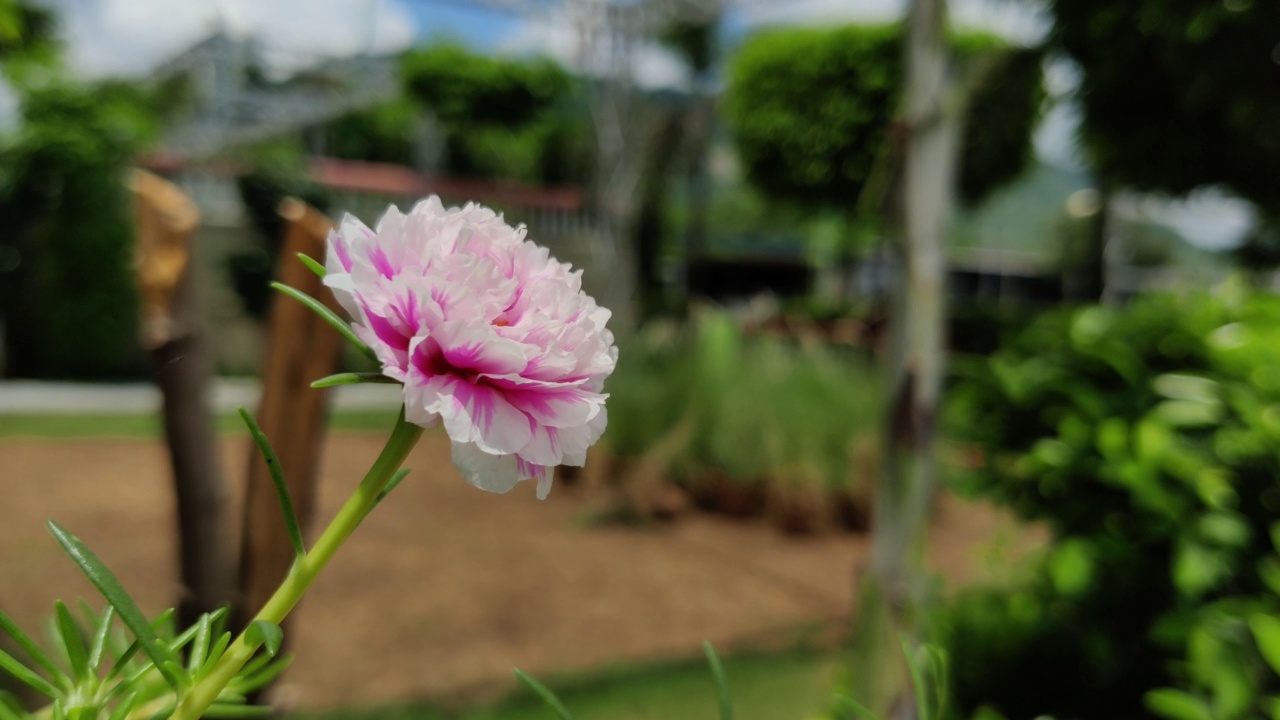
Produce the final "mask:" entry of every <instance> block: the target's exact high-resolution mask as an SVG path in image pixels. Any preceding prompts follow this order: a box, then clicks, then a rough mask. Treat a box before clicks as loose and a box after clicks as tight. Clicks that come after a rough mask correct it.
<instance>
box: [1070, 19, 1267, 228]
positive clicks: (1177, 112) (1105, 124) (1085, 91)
mask: <svg viewBox="0 0 1280 720" xmlns="http://www.w3.org/2000/svg"><path fill="white" fill-rule="evenodd" d="M1051 5H1052V8H1053V16H1054V30H1053V38H1052V39H1053V43H1054V44H1055V45H1057V46H1058V47H1061V48H1062V49H1063V50H1064V51H1065V52H1066V53H1067V54H1068V55H1069V56H1070V57H1071V59H1072V60H1074V61H1075V62H1076V64H1077V65H1078V66H1079V67H1080V70H1081V76H1080V92H1079V98H1080V103H1081V107H1082V109H1083V126H1082V128H1081V130H1082V137H1083V140H1084V142H1085V146H1086V148H1087V150H1088V152H1089V155H1090V157H1091V159H1092V162H1093V164H1094V166H1095V167H1096V168H1097V170H1098V171H1099V172H1100V173H1101V174H1102V175H1103V177H1104V178H1106V179H1107V180H1108V181H1111V182H1115V183H1119V184H1122V185H1127V186H1130V187H1133V188H1137V189H1140V190H1153V191H1159V192H1167V193H1173V194H1183V193H1186V192H1188V191H1190V190H1192V189H1194V188H1196V187H1199V186H1201V185H1206V184H1216V183H1220V184H1222V185H1225V186H1227V187H1229V188H1230V189H1231V190H1233V191H1234V192H1236V193H1238V194H1239V195H1241V196H1242V197H1244V198H1246V199H1248V200H1251V201H1253V202H1255V203H1257V204H1258V206H1259V207H1260V208H1262V209H1263V211H1264V212H1266V213H1267V214H1270V215H1273V216H1275V215H1280V190H1278V189H1277V185H1276V181H1275V178H1276V173H1277V171H1278V169H1280V134H1277V133H1276V131H1275V129H1276V128H1277V127H1280V34H1277V31H1276V28H1278V27H1280V4H1277V3H1274V2H1260V1H1258V0H1225V1H1224V2H1215V3H1188V2H1181V1H1180V0H1138V1H1137V2H1132V3H1114V2H1108V1H1107V0H1053V2H1052V3H1051Z"/></svg>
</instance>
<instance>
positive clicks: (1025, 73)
mask: <svg viewBox="0 0 1280 720" xmlns="http://www.w3.org/2000/svg"><path fill="white" fill-rule="evenodd" d="M952 42H953V47H954V48H955V50H956V53H957V55H959V57H960V58H962V61H963V62H964V63H965V64H966V65H968V67H969V69H970V71H971V73H970V82H972V84H973V93H974V96H973V101H972V102H971V103H970V104H969V108H968V114H967V117H966V118H965V122H964V128H965V130H964V133H965V134H964V150H963V157H962V160H961V173H960V197H961V199H962V200H963V201H964V202H966V203H969V204H974V203H977V202H979V201H980V200H982V199H983V198H985V197H986V196H987V195H988V194H989V193H991V192H992V191H994V190H996V189H997V188H999V187H1001V186H1003V185H1005V184H1007V183H1008V182H1010V181H1011V180H1012V179H1013V178H1015V177H1017V176H1018V174H1019V173H1021V172H1022V170H1023V169H1025V168H1026V166H1027V163H1028V161H1029V160H1030V159H1031V130H1032V128H1033V127H1034V126H1035V124H1036V122H1037V120H1038V119H1039V117H1040V114H1041V105H1042V104H1043V101H1044V89H1043V83H1042V79H1041V78H1042V71H1041V60H1042V53H1041V51H1039V50H1035V49H1025V48H1012V47H1009V46H1007V45H1006V44H1004V43H1003V41H1001V40H999V39H998V38H996V37H994V36H991V35H985V34H980V33H972V32H970V33H957V34H955V36H954V38H953V41H952ZM728 76H729V80H728V87H727V89H726V94H725V99H724V108H725V120H726V122H727V123H728V125H729V127H730V129H731V130H732V132H733V134H734V138H735V142H736V143H737V148H738V153H739V155H740V157H741V160H742V163H743V166H744V169H745V173H746V176H747V178H748V179H749V180H750V181H751V182H752V183H754V184H755V185H756V186H758V187H759V188H760V189H762V190H763V191H764V192H766V193H767V194H768V195H769V196H770V197H772V198H776V199H778V200H783V201H787V202H792V203H796V204H799V205H801V206H804V207H813V206H815V205H818V206H824V205H825V206H832V207H844V208H853V207H854V206H855V203H856V202H857V201H858V199H859V198H860V197H861V196H862V194H863V192H864V190H865V189H866V187H867V185H868V183H875V182H879V183H881V185H879V186H877V187H876V192H877V193H884V192H886V191H887V189H888V183H889V182H890V177H888V176H886V173H891V172H892V167H891V165H892V163H891V162H889V160H888V159H882V156H884V155H885V154H886V153H888V154H890V155H892V154H894V153H896V146H897V143H898V142H899V140H898V139H895V138H896V137H898V136H900V135H901V128H898V129H896V130H895V128H894V126H893V121H894V119H895V118H896V117H897V115H898V112H899V108H898V105H899V102H900V97H901V94H902V31H901V28H900V27H899V26H896V25H883V26H859V25H852V26H845V27H837V28H831V29H788V30H772V31H767V32H761V33H757V34H755V35H753V36H751V38H749V39H748V40H747V41H745V42H744V43H743V44H742V46H741V47H740V48H739V49H738V50H737V52H736V53H735V54H734V56H733V58H732V60H731V62H730V66H729V70H728ZM881 204H882V201H877V202H875V203H873V204H872V205H871V206H870V208H871V209H872V210H873V211H878V210H879V209H880V206H881Z"/></svg>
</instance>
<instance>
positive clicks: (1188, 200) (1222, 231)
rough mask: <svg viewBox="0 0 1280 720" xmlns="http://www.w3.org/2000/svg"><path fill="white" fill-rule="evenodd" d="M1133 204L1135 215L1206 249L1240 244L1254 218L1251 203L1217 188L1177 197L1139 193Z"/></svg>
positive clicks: (1231, 246)
mask: <svg viewBox="0 0 1280 720" xmlns="http://www.w3.org/2000/svg"><path fill="white" fill-rule="evenodd" d="M1134 205H1135V206H1136V207H1135V210H1136V214H1138V215H1140V216H1142V217H1145V218H1148V219H1150V220H1152V221H1154V222H1158V223H1160V224H1161V225H1165V226H1166V227H1169V228H1170V229H1172V230H1173V231H1174V232H1176V233H1178V234H1179V235H1181V236H1182V237H1184V238H1186V239H1187V241H1188V242H1190V243H1191V244H1193V245H1197V246H1199V247H1202V248H1206V249H1209V250H1223V249H1227V248H1233V247H1237V246H1239V245H1240V244H1241V243H1242V242H1244V240H1245V236H1246V235H1248V233H1249V231H1250V230H1251V229H1252V228H1253V225H1254V222H1255V219H1256V217H1257V212H1256V210H1255V209H1254V207H1253V205H1252V204H1250V203H1248V202H1246V201H1244V200H1241V199H1239V198H1237V197H1235V196H1233V195H1231V194H1229V193H1228V192H1226V191H1225V190H1223V189H1222V188H1218V187H1204V188H1200V189H1198V190H1194V191H1192V192H1191V193H1190V194H1189V195H1187V196H1186V197H1184V198H1180V199H1169V198H1162V197H1157V196H1150V195H1146V196H1140V197H1139V198H1138V199H1137V200H1136V201H1135V202H1134Z"/></svg>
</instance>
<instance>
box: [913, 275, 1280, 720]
mask: <svg viewBox="0 0 1280 720" xmlns="http://www.w3.org/2000/svg"><path fill="white" fill-rule="evenodd" d="M1278 321H1280V300H1277V298H1276V297H1274V296H1272V295H1270V294H1262V293H1257V292H1254V291H1251V290H1249V289H1247V287H1246V286H1244V285H1243V284H1242V283H1237V284H1234V285H1232V286H1229V287H1226V288H1224V289H1222V290H1221V291H1219V292H1217V293H1215V294H1212V295H1209V294H1204V293H1196V292H1188V293H1186V294H1185V295H1168V296H1152V297H1147V298H1143V299H1140V300H1136V301H1134V302H1133V303H1132V304H1131V305H1129V306H1127V307H1124V308H1120V309H1115V308H1102V307H1092V308H1084V309H1071V310H1063V311H1058V312H1054V313H1050V314H1047V315H1045V316H1043V317H1040V318H1037V319H1036V320H1035V321H1034V322H1032V324H1031V325H1030V327H1028V328H1026V329H1025V330H1023V331H1022V332H1019V333H1017V334H1016V336H1015V337H1014V338H1013V339H1012V340H1011V341H1010V342H1009V343H1007V344H1006V345H1005V346H1004V347H1002V348H1001V349H1000V351H999V352H997V353H995V354H994V355H992V356H991V357H989V358H978V357H967V358H957V360H956V375H957V376H956V379H955V381H954V386H953V389H952V394H951V402H950V406H949V413H950V416H949V421H950V427H951V429H952V432H953V433H954V435H955V436H956V437H958V438H962V439H963V440H965V441H967V442H969V443H972V444H973V447H974V448H975V451H976V453H977V455H978V456H979V458H980V462H978V463H977V464H976V468H975V469H973V470H971V471H970V472H968V473H965V474H964V476H963V477H962V479H961V480H959V481H958V482H957V487H958V488H960V489H961V490H962V491H963V492H965V493H967V494H970V495H972V496H976V497H982V498H987V499H991V500H994V501H996V502H998V503H1000V504H1003V505H1006V506H1008V507H1010V508H1011V509H1013V510H1014V511H1015V512H1017V513H1018V514H1019V515H1020V516H1021V517H1023V518H1025V519H1027V520H1030V521H1036V522H1041V523H1044V524H1046V525H1047V527H1048V528H1049V530H1050V532H1051V534H1052V545H1051V548H1050V549H1049V551H1048V552H1047V554H1046V555H1045V557H1044V559H1043V562H1042V563H1041V565H1040V566H1039V567H1038V568H1036V569H1035V571H1034V572H1032V573H1031V574H1030V576H1029V577H1027V578H1025V579H1024V580H1022V581H1019V582H1015V583H1014V584H1013V586H1012V587H1010V588H1006V589H998V590H979V591H970V592H963V593H961V594H960V596H959V597H958V598H957V599H956V600H955V601H954V602H953V603H952V605H951V606H950V607H949V608H948V609H947V610H946V611H945V612H944V613H943V614H942V616H941V617H940V618H939V621H938V622H939V626H940V628H941V633H942V637H944V638H946V643H947V645H948V646H949V648H950V651H951V652H952V653H953V657H963V658H966V662H964V663H956V664H955V665H954V668H955V682H954V686H953V687H954V692H955V698H956V711H957V713H959V714H960V715H967V714H969V713H972V712H974V711H975V710H976V709H977V708H978V707H980V706H983V705H986V706H990V707H991V708H993V709H995V710H997V711H999V712H1000V713H1001V714H1003V715H1004V716H1006V717H1031V716H1035V715H1041V714H1049V715H1052V716H1054V717H1091V718H1121V717H1130V718H1131V717H1139V716H1143V715H1144V714H1149V713H1150V711H1151V710H1150V709H1148V708H1149V706H1148V705H1146V704H1144V696H1145V695H1146V693H1147V692H1148V691H1150V690H1152V689H1154V688H1157V687H1164V686H1168V687H1172V688H1182V689H1183V691H1184V692H1189V693H1193V695H1191V697H1193V698H1195V700H1196V702H1197V703H1200V704H1202V705H1203V706H1204V713H1203V714H1196V715H1194V716H1195V717H1206V718H1208V717H1215V718H1216V717H1256V716H1258V715H1257V714H1259V713H1264V712H1270V711H1271V708H1272V707H1273V706H1271V705H1270V704H1269V703H1270V702H1271V701H1270V700H1269V699H1267V698H1270V697H1271V696H1272V695H1274V694H1275V693H1276V692H1277V691H1280V684H1277V677H1276V675H1275V673H1273V672H1264V669H1265V666H1264V665H1262V664H1261V663H1260V661H1259V660H1258V652H1259V650H1258V648H1257V646H1256V645H1255V643H1254V641H1253V640H1252V639H1250V637H1249V635H1248V633H1247V632H1244V633H1243V634H1242V633H1241V628H1243V627H1245V626H1244V625H1243V624H1242V622H1241V621H1240V618H1247V617H1250V616H1251V614H1252V613H1256V612H1259V611H1260V610H1261V609H1262V608H1273V607H1274V599H1275V598H1274V594H1275V591H1276V589H1277V588H1278V587H1280V566H1277V565H1276V558H1275V547H1274V544H1273V533H1275V532H1276V531H1278V530H1280V486H1277V484H1276V478H1277V477H1280V453H1277V451H1276V448H1277V447H1280V444H1278V442H1277V441H1278V440H1280V414H1277V411H1276V408H1277V407H1280V375H1278V374H1277V371H1276V368H1277V367H1280V365H1277V360H1280V357H1278V356H1277V353H1278V352H1280V334H1277V333H1278V332H1280V322H1278ZM1232 618H1236V619H1235V620H1232ZM1233 623H1234V625H1233ZM1223 632H1226V633H1227V634H1228V636H1231V637H1229V638H1228V639H1227V640H1224V639H1222V638H1221V637H1219V636H1220V635H1221V634H1222V633H1223ZM1232 633H1234V635H1233V636H1232V635H1231V634H1232ZM1232 638H1233V639H1232ZM1237 650H1238V652H1237ZM1219 656H1221V657H1219ZM1212 658H1218V659H1216V660H1215V659H1212ZM1068 667H1069V668H1071V671H1070V672H1063V669H1064V668H1068ZM1010 677H1017V678H1018V682H1009V681H1008V678H1010ZM1159 697H1163V698H1165V700H1164V701H1161V700H1159V699H1157V700H1156V701H1155V705H1156V707H1157V708H1163V707H1164V704H1166V703H1167V701H1168V698H1169V697H1171V696H1168V695H1164V696H1157V698H1159ZM1250 713H1253V714H1250Z"/></svg>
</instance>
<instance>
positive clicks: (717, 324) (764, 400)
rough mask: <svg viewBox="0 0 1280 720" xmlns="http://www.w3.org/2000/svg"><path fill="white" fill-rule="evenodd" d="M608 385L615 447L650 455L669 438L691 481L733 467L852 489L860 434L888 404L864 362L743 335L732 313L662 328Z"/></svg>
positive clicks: (644, 339)
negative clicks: (852, 468) (853, 460)
mask: <svg viewBox="0 0 1280 720" xmlns="http://www.w3.org/2000/svg"><path fill="white" fill-rule="evenodd" d="M608 389H609V393H610V399H609V417H610V423H609V430H608V433H607V434H606V441H607V442H608V444H609V447H610V448H611V449H612V451H613V452H614V453H616V454H617V455H618V456H619V457H622V458H624V459H638V458H640V457H643V456H645V455H646V454H648V453H651V452H654V451H655V449H656V448H659V447H664V448H666V449H665V451H664V458H663V461H664V463H665V465H666V467H667V470H668V474H669V475H670V476H671V477H673V478H674V479H677V480H680V481H681V482H683V483H685V484H689V485H695V484H697V483H698V482H699V480H700V479H702V478H704V477H705V476H707V474H708V473H714V474H721V473H722V474H723V475H726V476H728V477H729V478H731V479H733V480H735V481H739V482H743V483H749V484H758V483H763V482H777V483H781V484H808V485H818V486H820V487H828V488H830V487H841V486H845V485H847V484H848V483H849V482H850V475H851V473H850V453H851V449H852V447H853V444H854V441H855V440H857V439H858V438H859V437H861V436H864V435H866V434H868V433H869V432H871V431H872V429H873V428H874V425H875V423H876V422H877V420H878V407H879V405H880V397H879V394H880V390H879V387H878V385H877V384H876V381H875V375H874V374H873V373H872V372H871V371H870V369H869V368H867V367H865V366H863V364H862V363H860V362H859V361H858V359H856V358H852V357H843V356H841V355H839V354H837V353H836V352H835V351H833V350H831V349H829V348H824V347H799V346H795V345H792V344H788V343H785V342H783V341H781V340H777V339H773V338H767V337H743V334H742V332H741V331H740V330H739V328H738V325H737V323H736V322H735V320H734V319H733V318H732V317H730V316H728V315H726V314H721V313H702V314H700V315H699V316H697V317H696V318H695V319H694V320H693V321H692V322H691V323H690V325H689V326H688V327H687V328H684V329H677V328H675V327H674V326H671V325H656V326H651V327H650V329H649V330H648V331H647V332H646V333H644V334H643V335H642V336H641V337H640V338H639V339H638V340H637V342H635V343H633V344H632V345H631V347H629V348H627V351H626V353H625V354H624V356H623V359H622V361H621V362H620V363H619V366H618V370H617V372H616V373H615V374H614V376H613V378H612V379H611V380H610V382H609V388H608ZM673 438H674V439H673Z"/></svg>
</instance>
